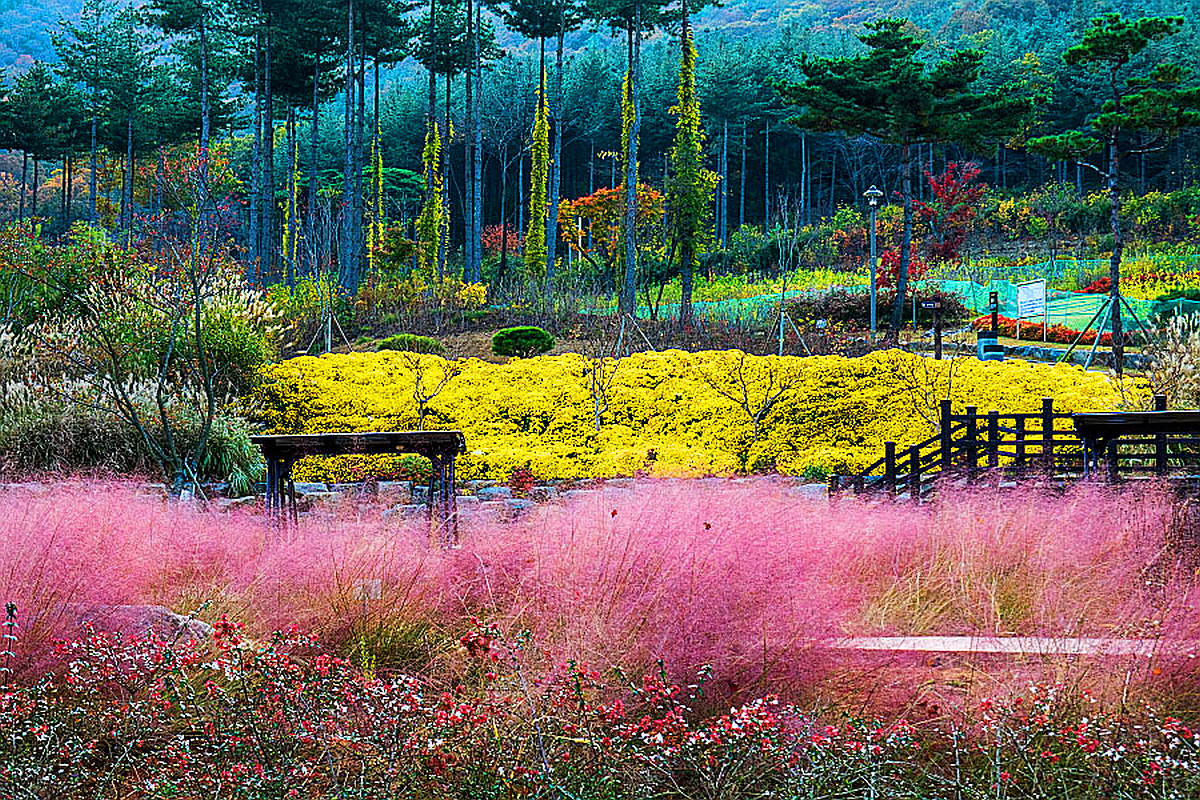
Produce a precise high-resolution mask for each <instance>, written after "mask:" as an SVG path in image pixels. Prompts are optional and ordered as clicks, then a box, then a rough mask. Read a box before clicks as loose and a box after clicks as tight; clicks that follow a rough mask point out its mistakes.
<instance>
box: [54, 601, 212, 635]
mask: <svg viewBox="0 0 1200 800" xmlns="http://www.w3.org/2000/svg"><path fill="white" fill-rule="evenodd" d="M69 613H70V615H71V617H72V619H71V622H72V624H73V626H74V627H76V628H80V629H83V628H88V627H90V628H92V629H94V630H97V631H107V632H112V633H124V634H128V635H132V636H144V635H146V634H153V635H154V636H157V637H158V638H160V639H162V640H163V641H166V642H181V643H182V642H193V641H194V642H205V641H208V640H209V639H211V638H212V634H213V629H212V626H211V625H209V624H208V623H206V622H201V621H200V620H198V619H190V618H188V617H185V616H183V615H182V614H176V613H175V612H174V611H171V610H170V609H169V608H166V607H165V606H106V605H84V604H75V605H73V606H72V607H71V608H70V610H69Z"/></svg>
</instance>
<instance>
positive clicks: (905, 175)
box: [889, 142, 913, 338]
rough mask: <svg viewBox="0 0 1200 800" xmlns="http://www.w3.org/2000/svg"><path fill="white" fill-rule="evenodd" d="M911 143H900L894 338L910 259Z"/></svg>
mask: <svg viewBox="0 0 1200 800" xmlns="http://www.w3.org/2000/svg"><path fill="white" fill-rule="evenodd" d="M912 166H913V165H912V145H911V143H909V142H905V143H904V144H902V145H900V191H901V192H902V193H903V194H904V235H903V238H901V240H900V268H899V270H898V271H897V275H896V305H895V306H893V308H892V324H891V326H890V327H889V333H890V335H891V336H892V338H895V337H896V336H898V335H899V333H900V324H901V322H903V320H904V301H905V298H906V296H907V293H908V265H909V264H910V263H911V261H912V237H913V201H912Z"/></svg>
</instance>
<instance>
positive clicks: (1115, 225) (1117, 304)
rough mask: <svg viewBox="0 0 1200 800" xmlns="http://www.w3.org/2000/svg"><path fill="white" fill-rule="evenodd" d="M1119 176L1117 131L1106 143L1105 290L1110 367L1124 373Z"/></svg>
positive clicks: (1123, 239) (1123, 245) (1123, 241)
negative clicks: (1108, 244) (1108, 245)
mask: <svg viewBox="0 0 1200 800" xmlns="http://www.w3.org/2000/svg"><path fill="white" fill-rule="evenodd" d="M1120 175H1121V154H1120V151H1119V150H1118V149H1117V132H1116V131H1113V132H1112V134H1111V138H1110V141H1109V145H1108V175H1107V176H1106V177H1107V182H1108V186H1107V190H1108V222H1109V226H1110V227H1111V229H1112V237H1113V248H1112V255H1111V256H1110V257H1109V260H1108V277H1109V280H1110V281H1112V288H1110V289H1109V303H1110V305H1111V306H1112V308H1111V309H1109V311H1110V313H1111V314H1112V326H1111V327H1112V353H1113V369H1115V370H1116V372H1117V374H1118V375H1121V374H1122V373H1123V372H1124V366H1125V365H1124V363H1123V362H1124V360H1125V335H1124V330H1123V329H1122V326H1121V253H1122V251H1123V250H1124V249H1125V236H1124V234H1123V233H1122V231H1121V191H1120V186H1119V184H1118V178H1119V177H1120Z"/></svg>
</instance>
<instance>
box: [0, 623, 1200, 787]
mask: <svg viewBox="0 0 1200 800" xmlns="http://www.w3.org/2000/svg"><path fill="white" fill-rule="evenodd" d="M526 644H527V642H526V641H525V640H524V639H522V638H518V639H516V640H506V639H504V638H503V637H502V636H501V635H500V634H499V632H498V631H497V630H496V629H495V628H492V627H490V626H485V625H482V624H479V623H477V624H476V625H475V627H474V628H473V629H472V630H471V631H469V632H468V633H467V634H466V635H464V636H463V638H462V640H461V643H460V645H461V647H462V649H463V650H465V651H466V657H467V658H468V659H469V660H470V661H471V662H472V663H473V664H474V672H473V677H472V679H471V680H470V681H469V682H464V683H463V684H458V685H454V686H447V687H437V686H435V685H433V684H431V683H429V682H428V681H424V680H421V679H419V678H414V677H408V676H400V675H381V674H375V673H374V672H373V671H371V670H363V669H359V668H356V667H355V666H353V665H352V664H350V663H349V662H347V661H345V660H342V659H338V658H334V657H330V656H328V655H326V654H323V653H320V652H318V651H316V650H315V648H314V647H313V643H312V642H310V641H308V640H306V639H305V638H304V637H300V636H297V635H295V634H277V635H276V636H274V637H273V638H272V640H271V641H270V642H269V643H262V644H253V643H250V642H248V641H244V640H243V639H242V638H241V635H240V632H239V630H238V628H237V626H236V625H233V624H232V623H229V622H226V621H222V622H220V623H219V624H218V625H217V631H216V637H215V642H214V646H213V648H212V651H211V652H206V653H201V652H198V651H196V650H194V649H190V648H180V647H174V646H171V645H170V644H168V643H165V642H162V641H157V640H143V639H133V640H125V639H121V638H119V637H113V636H108V635H103V634H96V635H93V636H90V637H88V638H86V639H84V640H82V641H77V642H73V643H69V644H66V645H64V646H63V648H62V651H61V655H62V658H63V661H64V664H65V666H64V668H63V671H62V672H60V673H58V674H57V675H54V676H47V677H46V678H44V679H43V680H41V681H39V682H37V683H35V684H33V685H31V686H23V687H19V688H15V689H14V688H10V689H7V690H0V793H2V794H3V796H5V797H14V798H18V797H20V798H52V797H80V796H85V795H86V796H96V797H109V798H117V799H120V800H124V799H125V798H145V797H186V798H216V799H219V798H247V797H253V798H266V797H272V798H276V797H277V798H292V797H296V798H316V797H339V798H364V799H365V798H443V797H446V798H449V797H523V796H549V797H608V798H631V799H632V798H644V797H662V798H693V797H712V798H718V797H719V798H751V797H764V796H768V797H784V798H790V797H797V798H798V797H913V798H916V797H921V798H957V797H982V796H987V797H998V798H1005V797H1027V796H1029V797H1061V798H1073V799H1074V798H1091V797H1095V798H1110V797H1122V798H1141V797H1145V798H1181V800H1182V798H1188V797H1194V796H1195V793H1196V792H1197V791H1200V749H1198V746H1197V737H1196V735H1195V734H1194V733H1193V728H1192V727H1191V726H1189V725H1188V724H1186V723H1185V722H1184V721H1181V720H1179V719H1175V718H1170V717H1161V716H1159V715H1157V714H1155V713H1153V712H1149V711H1144V712H1141V713H1139V714H1137V715H1136V716H1133V715H1126V716H1119V717H1118V716H1114V715H1112V714H1109V713H1106V712H1104V711H1103V710H1098V709H1097V708H1096V707H1095V706H1094V705H1093V704H1091V703H1090V702H1089V701H1088V698H1087V696H1086V695H1080V694H1078V693H1068V692H1066V691H1065V690H1064V689H1062V687H1055V686H1052V687H1038V686H1034V687H1031V689H1030V693H1029V696H1023V697H1015V698H1013V699H1012V700H1011V701H1009V702H993V701H985V702H984V703H983V704H981V705H980V707H979V708H978V709H977V713H975V714H973V715H971V716H969V717H966V718H959V717H957V716H953V717H952V716H946V717H943V718H940V719H933V720H930V721H928V722H923V723H921V724H920V725H914V724H912V723H910V722H908V721H906V720H904V719H895V720H876V719H855V718H850V717H846V716H844V715H839V714H824V715H817V714H814V713H811V712H808V711H805V710H803V709H800V708H797V707H794V706H788V705H782V704H780V703H779V702H778V701H777V700H775V699H774V698H772V697H764V698H761V699H759V700H755V701H752V702H749V703H746V704H744V705H740V706H738V707H734V708H731V709H729V710H728V711H727V712H725V713H710V714H704V713H701V712H699V711H698V710H697V704H698V703H699V702H701V701H702V698H703V693H704V679H703V678H704V676H703V674H702V675H701V680H700V681H698V682H696V683H694V684H692V685H689V686H681V685H677V684H673V683H671V682H670V681H669V680H667V679H666V678H665V677H664V675H663V674H662V673H660V674H658V675H654V676H648V677H646V678H645V679H643V680H642V682H641V683H640V684H635V685H628V684H626V685H624V686H620V685H615V684H613V683H611V682H609V681H606V680H605V679H604V678H603V677H602V676H601V675H600V674H599V673H598V672H596V671H595V670H593V669H590V668H589V667H587V666H586V665H583V664H579V663H574V662H567V663H563V664H559V665H558V666H557V668H556V669H555V670H554V671H552V672H551V673H549V674H546V675H544V676H543V677H541V678H540V679H537V680H534V679H532V678H530V677H529V676H527V675H526V673H525V671H524V670H525V659H526V657H527V656H528V653H527V652H526V649H525V645H526Z"/></svg>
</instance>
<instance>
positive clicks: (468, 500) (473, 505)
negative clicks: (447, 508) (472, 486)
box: [454, 494, 479, 511]
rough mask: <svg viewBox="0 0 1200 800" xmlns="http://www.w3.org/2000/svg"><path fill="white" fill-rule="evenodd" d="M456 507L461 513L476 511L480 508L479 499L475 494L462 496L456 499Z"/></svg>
mask: <svg viewBox="0 0 1200 800" xmlns="http://www.w3.org/2000/svg"><path fill="white" fill-rule="evenodd" d="M454 506H455V508H457V509H458V510H459V511H463V510H470V511H474V510H476V509H478V508H479V498H478V497H476V496H475V495H473V494H460V495H458V496H457V497H455V498H454Z"/></svg>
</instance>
